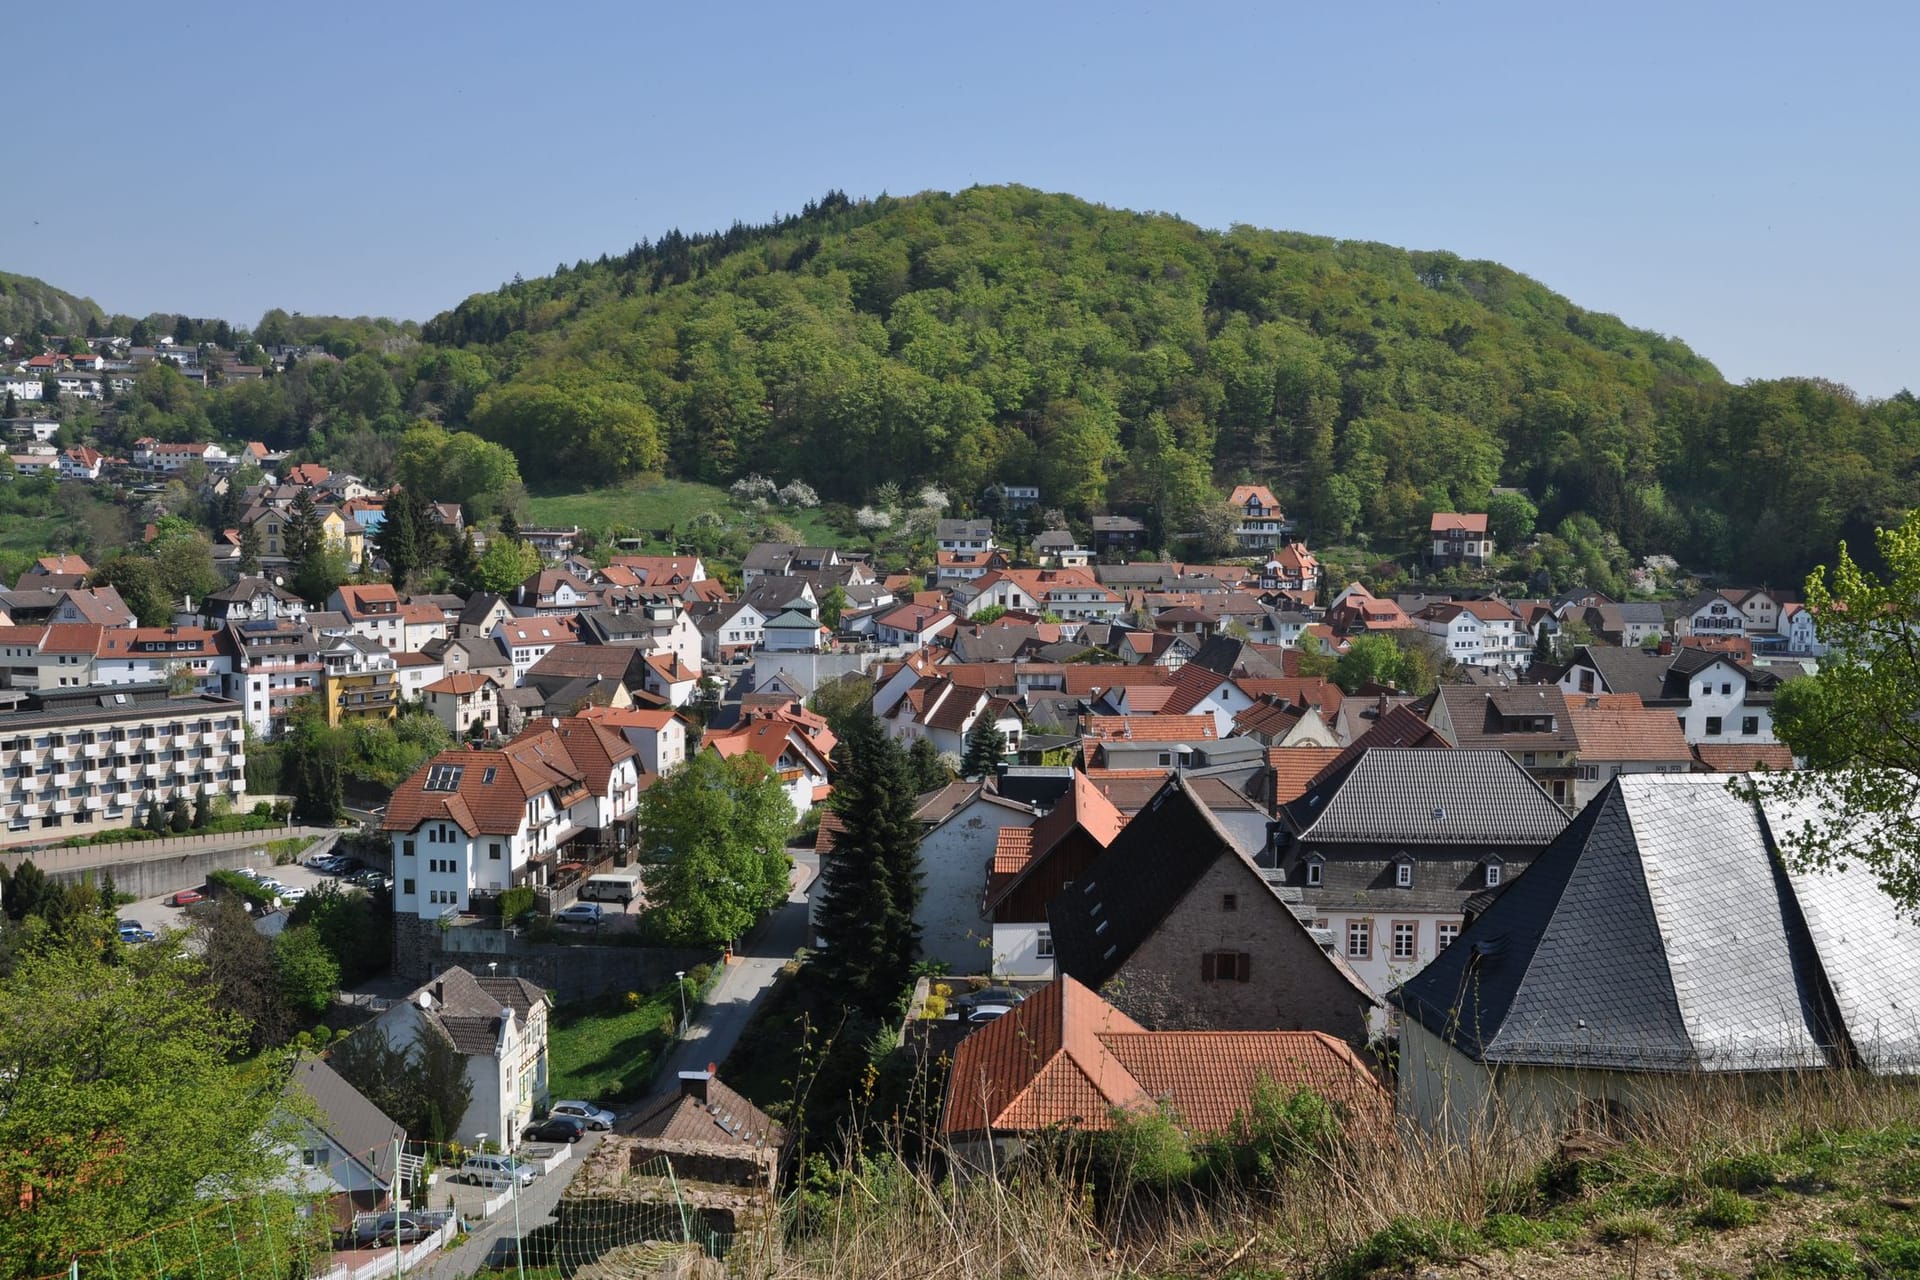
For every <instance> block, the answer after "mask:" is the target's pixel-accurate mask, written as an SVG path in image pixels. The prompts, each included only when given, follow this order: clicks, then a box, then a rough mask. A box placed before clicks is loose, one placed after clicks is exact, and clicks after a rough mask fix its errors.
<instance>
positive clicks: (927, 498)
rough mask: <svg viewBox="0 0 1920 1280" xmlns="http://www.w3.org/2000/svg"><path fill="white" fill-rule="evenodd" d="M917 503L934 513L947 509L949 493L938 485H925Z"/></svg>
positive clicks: (916, 499)
mask: <svg viewBox="0 0 1920 1280" xmlns="http://www.w3.org/2000/svg"><path fill="white" fill-rule="evenodd" d="M915 502H916V503H917V504H918V505H920V506H922V507H926V508H928V509H930V510H933V511H945V510H946V509H947V492H946V490H944V489H942V488H941V487H940V486H939V485H937V484H929V485H923V486H922V487H921V489H920V493H919V495H918V496H917V497H916V498H915Z"/></svg>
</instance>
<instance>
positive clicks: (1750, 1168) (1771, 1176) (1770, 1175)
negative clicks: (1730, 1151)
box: [1700, 1152, 1777, 1191]
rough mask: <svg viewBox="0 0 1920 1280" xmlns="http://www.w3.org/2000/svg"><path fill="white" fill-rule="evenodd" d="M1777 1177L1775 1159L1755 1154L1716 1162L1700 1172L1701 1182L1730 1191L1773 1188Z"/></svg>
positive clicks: (1749, 1153) (1730, 1157)
mask: <svg viewBox="0 0 1920 1280" xmlns="http://www.w3.org/2000/svg"><path fill="white" fill-rule="evenodd" d="M1776 1176H1777V1173H1776V1169H1775V1165H1774V1161H1773V1159H1772V1158H1771V1157H1769V1156H1763V1155H1760V1154H1758V1153H1754V1152H1748V1153H1745V1154H1742V1155H1737V1156H1727V1157H1725V1158H1723V1159H1720V1160H1714V1161H1711V1162H1709V1163H1708V1164H1707V1166H1706V1167H1705V1168H1703V1169H1702V1170H1700V1181H1702V1182H1704V1183H1706V1184H1707V1185H1708V1186H1710V1187H1725V1188H1726V1189H1727V1190H1729V1191H1758V1190H1760V1189H1761V1188H1763V1187H1770V1186H1772V1185H1773V1183H1774V1180H1775V1178H1776Z"/></svg>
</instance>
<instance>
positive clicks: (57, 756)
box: [47, 747, 73, 761]
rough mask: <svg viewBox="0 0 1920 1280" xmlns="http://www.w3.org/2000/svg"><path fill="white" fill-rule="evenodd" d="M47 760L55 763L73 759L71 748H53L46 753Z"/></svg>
mask: <svg viewBox="0 0 1920 1280" xmlns="http://www.w3.org/2000/svg"><path fill="white" fill-rule="evenodd" d="M47 759H49V760H55V761H58V760H71V759H73V748H72V747H54V748H52V749H51V750H50V751H48V752H47Z"/></svg>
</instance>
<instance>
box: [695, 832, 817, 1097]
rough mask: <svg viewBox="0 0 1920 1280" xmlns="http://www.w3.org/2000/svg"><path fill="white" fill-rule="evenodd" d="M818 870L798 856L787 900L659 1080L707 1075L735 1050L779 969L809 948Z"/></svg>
mask: <svg viewBox="0 0 1920 1280" xmlns="http://www.w3.org/2000/svg"><path fill="white" fill-rule="evenodd" d="M819 872H820V860H819V858H818V857H816V856H815V855H814V854H813V853H811V852H808V853H795V854H794V867H793V881H792V888H791V889H790V890H789V891H788V893H787V900H786V901H785V902H783V903H781V904H780V905H779V906H778V907H776V908H775V909H774V910H773V912H772V913H771V914H769V915H768V916H767V918H766V919H765V920H763V921H762V922H761V923H760V927H759V928H758V929H756V930H754V932H753V934H752V935H751V936H749V937H748V938H747V939H746V941H744V942H743V943H741V944H740V950H739V952H738V953H737V955H736V958H735V960H734V962H733V963H732V964H730V965H728V966H727V968H726V972H725V973H723V974H721V975H720V980H719V981H718V982H716V983H714V985H713V990H712V991H710V992H709V993H708V994H707V999H706V1003H704V1004H702V1005H701V1006H700V1008H699V1009H698V1010H696V1011H695V1013H694V1015H693V1024H692V1025H691V1026H689V1027H688V1028H687V1034H686V1036H685V1037H684V1038H683V1039H682V1040H681V1041H680V1043H679V1044H678V1045H676V1046H674V1048H673V1051H672V1052H670V1053H668V1054H667V1055H666V1057H665V1058H664V1059H662V1061H661V1063H660V1071H659V1075H658V1077H657V1080H658V1081H670V1080H673V1079H674V1078H675V1077H676V1076H677V1074H678V1073H679V1072H682V1071H704V1070H705V1069H706V1068H707V1066H708V1065H709V1064H712V1063H718V1062H721V1061H723V1060H724V1059H725V1058H726V1056H727V1054H728V1053H730V1052H732V1050H733V1046H734V1042H735V1041H737V1040H739V1039H740V1033H741V1032H742V1031H744V1030H746V1026H747V1023H748V1022H749V1021H750V1020H751V1019H752V1017H753V1011H754V1010H755V1009H756V1008H758V1007H759V1004H760V999H761V997H762V996H764V995H766V993H767V989H768V988H770V987H771V986H772V985H773V980H774V979H775V978H776V977H778V976H779V974H780V966H781V965H783V964H785V963H786V962H787V961H789V960H791V959H793V953H794V952H796V951H798V950H799V949H800V948H801V947H804V946H806V945H807V938H808V932H807V890H808V888H809V887H810V886H811V885H812V883H813V879H814V877H815V876H817V875H818V874H819Z"/></svg>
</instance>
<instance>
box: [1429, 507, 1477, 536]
mask: <svg viewBox="0 0 1920 1280" xmlns="http://www.w3.org/2000/svg"><path fill="white" fill-rule="evenodd" d="M1427 528H1428V529H1429V530H1430V531H1431V532H1433V533H1452V532H1453V531H1455V530H1459V531H1460V532H1462V533H1485V532H1486V531H1487V514H1486V512H1484V511H1478V512H1473V513H1470V514H1463V513H1461V512H1458V511H1436V512H1434V513H1433V519H1432V521H1431V522H1429V524H1428V525H1427Z"/></svg>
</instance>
